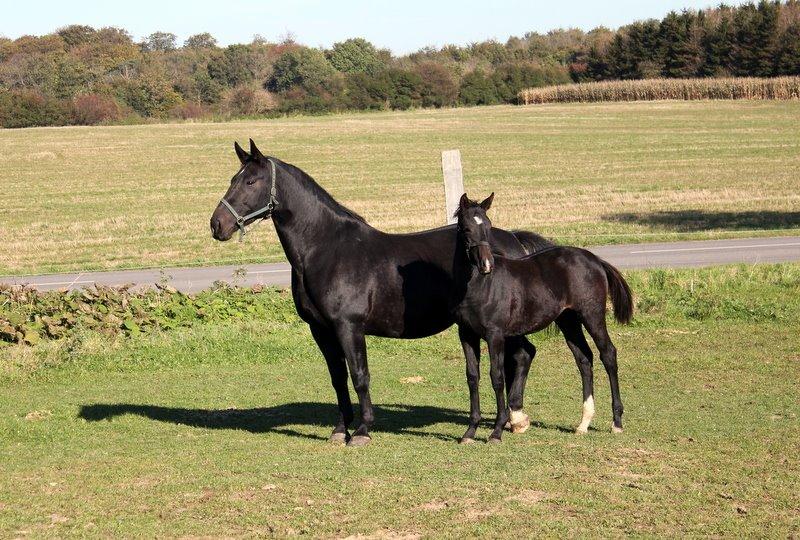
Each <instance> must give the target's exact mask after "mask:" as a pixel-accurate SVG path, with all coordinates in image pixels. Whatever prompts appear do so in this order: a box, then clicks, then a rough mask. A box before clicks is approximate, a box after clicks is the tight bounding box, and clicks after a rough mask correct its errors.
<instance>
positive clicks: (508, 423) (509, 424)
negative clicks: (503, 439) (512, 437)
mask: <svg viewBox="0 0 800 540" xmlns="http://www.w3.org/2000/svg"><path fill="white" fill-rule="evenodd" d="M503 429H505V430H506V431H511V420H509V421H508V422H506V423H505V425H504V426H503Z"/></svg>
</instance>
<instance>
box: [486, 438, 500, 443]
mask: <svg viewBox="0 0 800 540" xmlns="http://www.w3.org/2000/svg"><path fill="white" fill-rule="evenodd" d="M501 442H503V441H502V440H500V439H498V438H497V437H489V440H487V441H486V444H500V443H501Z"/></svg>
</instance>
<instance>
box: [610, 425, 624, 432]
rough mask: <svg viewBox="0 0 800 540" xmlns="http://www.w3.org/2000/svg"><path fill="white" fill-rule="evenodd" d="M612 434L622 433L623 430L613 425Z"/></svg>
mask: <svg viewBox="0 0 800 540" xmlns="http://www.w3.org/2000/svg"><path fill="white" fill-rule="evenodd" d="M611 433H622V428H621V427H617V426H614V425H612V426H611Z"/></svg>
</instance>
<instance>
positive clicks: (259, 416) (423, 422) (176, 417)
mask: <svg viewBox="0 0 800 540" xmlns="http://www.w3.org/2000/svg"><path fill="white" fill-rule="evenodd" d="M126 414H133V415H137V416H141V417H144V418H149V419H150V420H156V421H158V422H167V423H170V424H176V425H183V426H190V427H196V428H203V429H230V430H241V431H248V432H250V433H279V434H283V435H287V436H292V437H301V438H307V439H318V440H327V430H328V429H330V428H331V427H332V426H333V424H334V421H335V420H336V419H337V418H338V415H339V410H338V408H337V407H336V406H335V405H333V404H331V403H320V402H299V403H286V404H283V405H276V406H274V407H258V408H252V409H189V408H183V407H165V406H162V405H142V404H133V403H93V404H91V405H83V406H82V407H81V409H80V411H79V412H78V417H79V418H83V419H84V420H87V421H90V422H99V421H101V420H112V419H113V418H115V417H117V416H123V415H126ZM468 421H469V417H468V415H467V414H466V413H465V412H463V411H458V410H455V409H447V408H442V407H434V406H430V405H398V404H388V405H376V406H375V426H376V427H375V431H376V432H388V433H395V434H402V435H414V436H418V437H428V438H430V437H433V438H437V439H441V440H447V441H450V440H453V437H452V436H450V435H445V434H443V433H436V432H433V431H431V430H429V429H425V428H430V427H431V426H434V425H436V424H442V423H450V424H458V425H460V426H464V427H466V425H467V423H468ZM492 421H493V418H487V419H485V420H484V421H483V422H482V424H483V425H484V426H485V427H487V428H491V426H492ZM534 425H535V426H536V427H539V428H544V429H555V430H558V431H562V432H572V430H571V429H568V428H565V427H563V426H555V425H548V424H543V423H541V422H535V423H534ZM296 426H309V427H315V428H319V429H320V430H321V431H322V430H324V433H326V436H322V435H320V434H310V433H304V432H301V431H298V430H296V429H293V427H296Z"/></svg>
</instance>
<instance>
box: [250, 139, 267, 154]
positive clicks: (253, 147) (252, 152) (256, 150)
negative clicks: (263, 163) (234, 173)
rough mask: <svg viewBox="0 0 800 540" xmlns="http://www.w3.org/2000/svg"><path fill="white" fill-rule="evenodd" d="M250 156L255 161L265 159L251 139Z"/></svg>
mask: <svg viewBox="0 0 800 540" xmlns="http://www.w3.org/2000/svg"><path fill="white" fill-rule="evenodd" d="M250 155H251V156H253V159H262V158H263V157H264V154H262V153H261V150H259V149H258V147H257V146H256V143H254V142H253V139H250Z"/></svg>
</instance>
